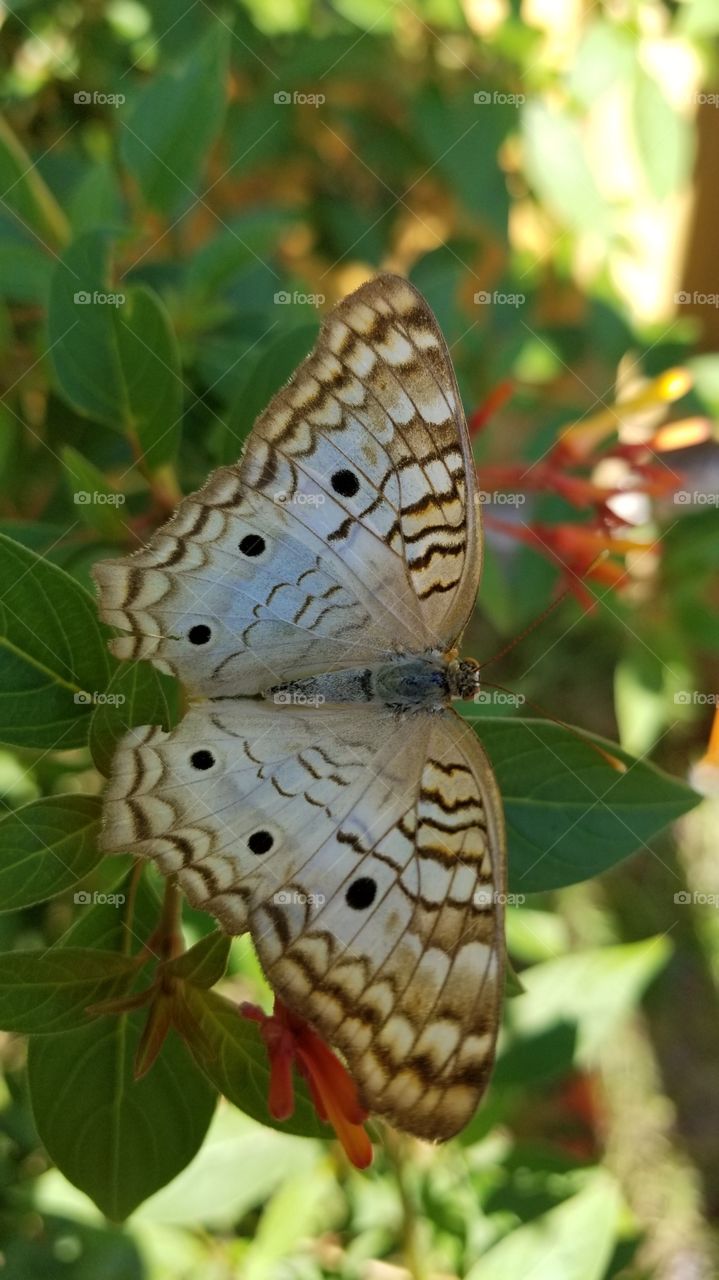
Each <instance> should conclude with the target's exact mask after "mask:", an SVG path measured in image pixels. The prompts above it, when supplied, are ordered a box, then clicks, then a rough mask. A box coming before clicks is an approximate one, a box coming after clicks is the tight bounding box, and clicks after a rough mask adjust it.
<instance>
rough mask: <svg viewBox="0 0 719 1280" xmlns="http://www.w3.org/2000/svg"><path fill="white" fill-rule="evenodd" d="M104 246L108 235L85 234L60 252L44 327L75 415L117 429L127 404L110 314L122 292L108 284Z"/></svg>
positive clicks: (107, 250)
mask: <svg viewBox="0 0 719 1280" xmlns="http://www.w3.org/2000/svg"><path fill="white" fill-rule="evenodd" d="M110 247H111V235H110V233H109V232H108V231H91V232H88V234H87V235H83V236H80V237H79V239H77V240H75V241H73V243H72V244H71V245H70V246H69V248H68V249H66V251H65V253H64V254H63V255H62V257H61V259H60V261H59V262H58V264H57V266H56V267H55V270H54V272H53V276H52V281H51V284H50V302H49V306H48V315H47V328H48V338H49V354H50V359H51V361H52V365H53V369H54V372H55V377H56V379H57V383H58V388H59V390H60V391H61V393H62V395H63V396H64V397H65V398H66V399H67V401H68V402H69V404H71V405H73V406H74V408H76V409H77V410H78V412H79V413H83V414H85V415H86V416H87V417H90V418H96V419H97V420H98V422H104V423H105V425H106V426H108V427H113V428H114V429H115V430H122V427H123V424H124V422H125V421H126V418H127V402H126V396H125V385H124V379H123V375H122V368H121V365H120V358H119V355H118V352H117V344H116V340H115V333H116V323H115V312H116V311H117V309H118V307H120V306H124V303H125V299H126V294H127V289H126V287H125V286H118V287H115V286H113V285H112V284H111V283H110ZM103 299H104V301H103ZM108 299H109V301H108Z"/></svg>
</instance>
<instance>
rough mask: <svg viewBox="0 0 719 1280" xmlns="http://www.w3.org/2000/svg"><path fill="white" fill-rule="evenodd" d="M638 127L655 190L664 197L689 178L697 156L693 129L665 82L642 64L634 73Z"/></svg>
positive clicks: (642, 153)
mask: <svg viewBox="0 0 719 1280" xmlns="http://www.w3.org/2000/svg"><path fill="white" fill-rule="evenodd" d="M633 108H634V130H635V134H636V142H637V148H638V150H639V155H640V157H641V161H642V166H643V168H644V173H645V174H646V177H647V181H648V183H649V186H650V189H651V192H652V194H653V195H654V196H656V198H657V199H658V200H664V199H666V197H667V196H670V195H671V194H672V193H673V192H675V191H678V190H679V188H680V187H682V186H683V185H684V183H685V182H686V181H687V180H688V177H689V173H690V170H691V164H692V160H693V156H694V147H693V137H692V130H691V126H690V124H689V122H688V121H687V120H685V119H684V118H683V117H682V116H681V115H680V114H679V112H678V111H676V110H675V108H674V107H673V106H672V104H671V103H670V102H669V99H668V98H667V97H666V96H665V94H664V90H663V89H662V88H661V85H659V84H658V82H657V81H656V80H655V79H654V76H650V75H648V74H647V72H646V71H643V70H642V69H641V67H637V68H636V69H635V75H634V98H633Z"/></svg>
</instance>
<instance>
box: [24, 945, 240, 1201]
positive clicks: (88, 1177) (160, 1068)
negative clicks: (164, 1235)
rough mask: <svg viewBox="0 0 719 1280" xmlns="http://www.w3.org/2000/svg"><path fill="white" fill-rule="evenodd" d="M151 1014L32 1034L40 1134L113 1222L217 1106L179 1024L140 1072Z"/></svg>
mask: <svg viewBox="0 0 719 1280" xmlns="http://www.w3.org/2000/svg"><path fill="white" fill-rule="evenodd" d="M85 954H86V953H85ZM145 1016H146V1011H145V1010H140V1011H139V1013H137V1014H133V1015H131V1016H128V1015H122V1016H120V1017H118V1016H107V1017H100V1018H95V1019H94V1020H93V1021H92V1022H90V1023H89V1024H88V1026H86V1027H83V1028H81V1029H79V1030H76V1031H65V1032H63V1033H62V1034H60V1035H56V1036H52V1037H49V1036H33V1037H32V1038H31V1040H30V1048H29V1054H28V1081H29V1085H30V1094H31V1098H32V1108H33V1114H34V1117H35V1124H36V1126H37V1131H38V1134H39V1135H40V1138H41V1140H42V1142H43V1143H44V1145H45V1147H46V1148H47V1151H48V1154H49V1155H50V1157H51V1158H52V1159H53V1160H54V1161H55V1163H56V1165H57V1166H58V1168H59V1169H60V1171H61V1172H62V1173H64V1175H65V1177H66V1178H68V1179H69V1181H70V1182H72V1183H74V1185H75V1186H76V1187H80V1189H81V1190H82V1191H85V1192H86V1194H87V1195H89V1196H90V1197H91V1199H92V1200H94V1201H95V1204H96V1205H97V1206H98V1208H100V1209H101V1210H102V1212H103V1213H104V1214H106V1216H107V1217H108V1218H110V1219H111V1220H113V1221H115V1222H119V1221H121V1220H122V1219H123V1218H126V1217H127V1215H128V1214H129V1213H132V1211H133V1209H135V1208H136V1207H137V1206H138V1205H139V1204H141V1203H142V1201H143V1200H146V1199H147V1197H148V1196H150V1195H152V1193H153V1192H154V1191H157V1190H158V1189H159V1188H160V1187H163V1186H164V1185H165V1183H167V1182H169V1181H170V1179H171V1178H174V1177H175V1175H176V1174H178V1173H179V1172H180V1170H181V1169H184V1167H185V1165H186V1164H188V1163H189V1161H190V1160H191V1159H192V1157H193V1156H194V1155H195V1154H196V1152H197V1151H198V1150H199V1148H200V1146H201V1145H202V1141H203V1139H204V1137H205V1134H206V1132H207V1128H208V1125H209V1123H210V1120H211V1119H212V1113H213V1111H214V1109H215V1101H216V1095H215V1091H214V1089H212V1088H211V1086H210V1085H209V1084H208V1082H207V1080H206V1079H205V1077H204V1076H203V1075H202V1073H201V1072H200V1071H198V1070H197V1068H196V1067H195V1066H194V1064H193V1062H192V1059H191V1058H190V1057H189V1055H188V1053H187V1051H186V1049H185V1048H184V1046H183V1044H182V1042H181V1041H180V1040H179V1039H178V1037H177V1036H176V1035H175V1033H174V1032H170V1034H169V1035H168V1037H167V1039H166V1040H165V1043H164V1045H163V1047H162V1051H161V1052H160V1054H159V1056H158V1058H157V1060H156V1062H155V1064H154V1066H153V1067H152V1069H151V1071H149V1072H148V1074H147V1075H146V1076H143V1078H142V1079H141V1080H137V1081H136V1080H134V1078H133V1058H134V1054H135V1050H136V1048H137V1041H138V1037H139V1034H140V1030H141V1027H142V1025H143V1021H144V1018H145Z"/></svg>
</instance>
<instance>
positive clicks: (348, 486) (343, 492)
mask: <svg viewBox="0 0 719 1280" xmlns="http://www.w3.org/2000/svg"><path fill="white" fill-rule="evenodd" d="M332 488H333V489H334V491H335V493H339V494H340V496H341V497H343V498H354V496H355V494H356V492H357V490H358V489H359V480H358V479H357V476H356V475H355V473H354V471H349V470H348V469H347V467H343V468H342V469H341V470H340V471H335V473H334V475H333V476H332Z"/></svg>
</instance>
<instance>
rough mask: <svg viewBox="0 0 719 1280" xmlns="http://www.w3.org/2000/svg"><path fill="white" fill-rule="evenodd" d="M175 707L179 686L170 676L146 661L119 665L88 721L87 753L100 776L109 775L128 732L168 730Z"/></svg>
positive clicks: (176, 712)
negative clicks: (159, 727)
mask: <svg viewBox="0 0 719 1280" xmlns="http://www.w3.org/2000/svg"><path fill="white" fill-rule="evenodd" d="M179 704H180V686H179V684H178V683H177V681H176V680H175V679H173V677H172V676H166V675H163V674H162V673H161V672H159V671H157V670H156V669H155V668H154V667H152V666H150V663H149V662H132V663H129V662H122V663H120V665H119V666H118V668H117V670H116V671H115V673H114V675H113V677H112V679H111V681H110V683H109V685H108V686H107V690H106V692H105V694H103V696H102V698H101V699H98V700H97V702H96V704H95V709H94V711H93V715H92V719H91V721H90V750H91V752H92V758H93V760H94V762H95V765H96V767H97V768H98V769H99V771H100V773H102V774H104V775H105V777H108V776H109V773H110V769H111V766H112V758H113V755H114V754H115V748H116V746H117V744H118V742H119V740H120V738H122V736H123V734H125V733H127V731H128V729H134V728H135V726H136V725H140V724H160V725H162V727H163V729H165V730H168V729H171V728H172V727H173V725H175V724H176V723H177V720H178V711H179Z"/></svg>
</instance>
